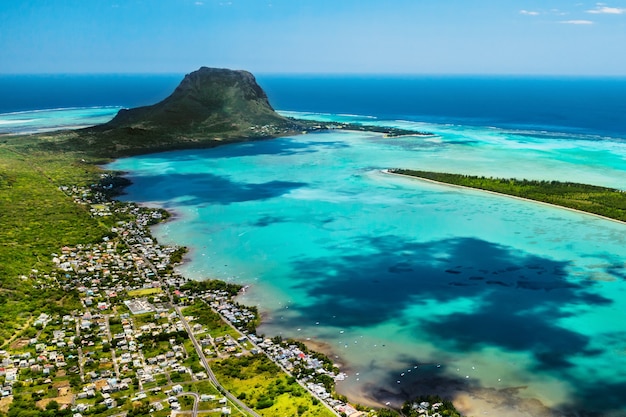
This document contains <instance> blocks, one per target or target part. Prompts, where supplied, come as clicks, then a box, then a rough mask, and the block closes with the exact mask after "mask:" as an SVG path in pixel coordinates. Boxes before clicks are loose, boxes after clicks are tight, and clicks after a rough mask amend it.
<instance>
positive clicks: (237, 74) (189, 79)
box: [73, 67, 306, 157]
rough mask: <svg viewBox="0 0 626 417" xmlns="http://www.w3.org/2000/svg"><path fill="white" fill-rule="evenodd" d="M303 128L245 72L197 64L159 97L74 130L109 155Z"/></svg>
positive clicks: (82, 142)
mask: <svg viewBox="0 0 626 417" xmlns="http://www.w3.org/2000/svg"><path fill="white" fill-rule="evenodd" d="M302 130H306V126H305V124H304V123H300V122H297V121H294V120H291V119H288V118H286V117H283V116H281V115H279V114H278V113H276V111H275V110H274V109H273V107H272V106H271V104H270V102H269V99H268V97H267V94H266V93H265V91H263V89H262V88H261V87H260V86H259V85H258V84H257V82H256V79H255V78H254V75H252V73H250V72H248V71H243V70H230V69H224V68H209V67H201V68H200V69H198V70H196V71H193V72H191V73H189V74H187V75H185V77H184V78H183V80H182V81H181V82H180V84H179V85H178V86H177V87H176V89H175V90H174V91H173V92H172V93H171V94H170V95H169V96H168V97H166V98H165V99H164V100H162V101H160V102H158V103H156V104H153V105H149V106H142V107H135V108H132V109H122V110H120V111H119V112H118V114H117V115H116V116H115V117H114V118H113V119H112V120H111V121H109V122H107V123H104V124H101V125H97V126H92V127H89V128H86V129H83V130H81V131H79V133H78V138H76V139H75V140H74V141H73V142H74V144H75V146H78V147H79V148H82V147H84V146H85V145H87V150H88V151H89V150H92V151H93V150H98V153H99V154H106V155H107V156H109V157H119V156H125V155H134V154H139V153H146V152H157V151H164V150H173V149H184V148H196V147H211V146H217V145H219V144H222V143H224V142H234V141H245V140H252V139H262V138H271V137H277V136H284V135H289V134H295V133H300V132H301V131H302Z"/></svg>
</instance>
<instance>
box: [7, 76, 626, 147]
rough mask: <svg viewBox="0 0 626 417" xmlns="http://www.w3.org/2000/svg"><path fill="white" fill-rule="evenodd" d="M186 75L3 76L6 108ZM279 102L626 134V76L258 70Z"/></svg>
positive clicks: (129, 100)
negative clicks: (324, 73) (286, 72)
mask: <svg viewBox="0 0 626 417" xmlns="http://www.w3.org/2000/svg"><path fill="white" fill-rule="evenodd" d="M182 77H183V74H167V75H0V113H9V112H21V111H28V110H41V109H58V108H69V107H94V106H121V107H136V106H142V105H148V104H153V103H155V102H157V101H159V100H161V99H163V98H165V97H166V96H167V95H169V94H170V92H171V91H173V89H174V88H175V87H176V86H177V85H178V83H179V82H180V80H181V79H182ZM257 81H258V82H259V84H260V85H261V86H262V87H263V88H264V89H265V91H266V92H267V94H268V96H269V98H270V102H271V104H272V105H273V107H274V108H275V109H278V110H290V111H299V112H321V113H333V114H356V115H367V116H374V117H379V118H383V119H403V120H409V121H424V122H430V123H453V124H462V125H472V126H495V127H501V128H509V129H530V130H537V131H542V130H547V131H551V132H570V133H582V134H590V135H599V136H604V135H607V136H617V137H624V136H626V78H567V77H564V78H557V77H512V76H507V77H505V76H502V77H480V76H348V75H345V76H330V75H328V76H319V75H311V76H305V75H259V76H257Z"/></svg>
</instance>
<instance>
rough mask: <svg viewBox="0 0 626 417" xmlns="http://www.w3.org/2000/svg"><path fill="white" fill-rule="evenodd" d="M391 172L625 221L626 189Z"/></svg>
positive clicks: (426, 172) (412, 171)
mask: <svg viewBox="0 0 626 417" xmlns="http://www.w3.org/2000/svg"><path fill="white" fill-rule="evenodd" d="M388 172H389V173H390V174H397V175H406V176H410V177H415V178H420V179H425V180H428V181H433V182H439V183H444V184H450V185H455V186H459V187H466V188H474V189H478V190H484V191H489V192H493V193H498V194H504V195H509V196H513V197H517V198H523V199H527V200H533V201H538V202H541V203H546V204H551V205H554V206H559V207H564V208H567V209H571V210H576V211H582V212H585V213H590V214H594V215H597V216H601V217H605V218H608V219H611V220H617V221H620V222H626V191H623V190H616V189H613V188H607V187H599V186H596V185H589V184H579V183H573V182H559V181H530V180H524V179H523V180H519V179H515V178H510V179H506V178H491V177H490V178H486V177H478V176H470V175H461V174H449V173H442V172H432V171H418V170H412V169H389V170H388Z"/></svg>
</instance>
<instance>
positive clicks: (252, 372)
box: [211, 355, 333, 417]
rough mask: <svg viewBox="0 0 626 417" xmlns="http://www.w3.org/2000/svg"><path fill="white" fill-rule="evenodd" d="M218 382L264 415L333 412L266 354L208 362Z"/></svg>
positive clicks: (320, 416) (316, 416) (313, 416)
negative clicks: (282, 370)
mask: <svg viewBox="0 0 626 417" xmlns="http://www.w3.org/2000/svg"><path fill="white" fill-rule="evenodd" d="M211 369H212V370H213V372H214V373H215V375H216V376H217V378H218V380H219V381H220V383H221V384H222V385H223V386H224V387H225V388H226V389H227V390H229V391H230V392H231V393H233V394H234V395H236V396H237V397H238V398H239V399H241V400H242V401H243V402H245V403H246V404H248V405H249V406H250V407H252V408H253V409H254V410H255V411H256V412H257V413H259V414H260V415H263V416H267V417H273V416H302V417H326V416H328V417H331V416H333V414H332V413H331V412H330V411H329V410H328V409H327V408H326V407H325V406H324V405H323V404H322V403H320V402H319V401H318V400H317V399H315V398H314V397H313V396H312V395H310V394H309V393H308V392H307V391H306V390H305V389H304V388H302V387H301V386H300V385H299V384H298V383H297V382H296V381H295V379H293V378H289V377H288V376H287V375H286V374H284V373H283V372H281V371H280V369H279V368H278V366H277V365H276V364H274V363H273V362H272V361H270V359H269V358H268V357H267V356H265V355H253V356H242V357H239V358H236V357H231V358H229V359H223V360H220V361H214V362H212V363H211Z"/></svg>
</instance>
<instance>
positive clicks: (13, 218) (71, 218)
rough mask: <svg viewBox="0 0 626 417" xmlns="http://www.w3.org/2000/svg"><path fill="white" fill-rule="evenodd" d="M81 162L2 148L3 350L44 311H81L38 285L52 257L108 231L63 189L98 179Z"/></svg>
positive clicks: (0, 289)
mask: <svg viewBox="0 0 626 417" xmlns="http://www.w3.org/2000/svg"><path fill="white" fill-rule="evenodd" d="M76 161H77V159H76V156H75V155H74V156H69V155H52V154H48V153H38V152H22V151H20V147H13V146H8V145H7V143H0V224H2V227H1V228H0V319H1V321H2V323H3V325H2V326H1V328H0V345H2V343H4V341H6V340H7V339H9V338H10V337H11V336H12V335H14V334H15V333H16V331H18V330H19V329H20V328H21V327H22V326H23V325H24V324H25V323H26V322H27V321H28V320H29V319H30V318H31V317H32V316H33V315H34V314H38V312H40V311H42V310H47V311H50V310H51V309H72V308H75V307H76V304H75V303H76V299H75V298H74V297H72V296H71V295H67V294H63V293H55V292H54V291H52V290H45V291H42V290H40V289H35V288H33V285H36V280H37V279H44V278H43V277H44V276H45V274H46V273H48V272H49V271H50V270H51V268H52V261H51V260H52V257H51V254H52V253H58V252H59V251H60V249H61V247H62V246H64V245H68V246H74V245H76V244H78V243H91V242H96V241H100V240H101V239H102V237H103V236H104V235H105V234H106V233H107V231H108V227H107V225H105V224H103V223H100V222H98V221H96V220H94V219H92V218H91V217H90V216H89V214H88V212H87V210H86V209H85V208H83V207H81V206H79V205H77V204H75V203H74V202H73V201H72V200H71V199H70V198H69V197H67V196H66V195H65V194H64V193H63V192H62V191H60V190H59V188H58V187H59V185H72V184H77V183H88V182H89V180H91V181H94V180H95V179H97V168H96V167H94V166H93V165H88V164H82V163H81V162H76ZM82 165H85V166H82ZM50 300H55V302H53V303H50V302H49V301H50Z"/></svg>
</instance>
